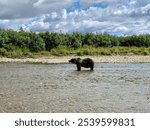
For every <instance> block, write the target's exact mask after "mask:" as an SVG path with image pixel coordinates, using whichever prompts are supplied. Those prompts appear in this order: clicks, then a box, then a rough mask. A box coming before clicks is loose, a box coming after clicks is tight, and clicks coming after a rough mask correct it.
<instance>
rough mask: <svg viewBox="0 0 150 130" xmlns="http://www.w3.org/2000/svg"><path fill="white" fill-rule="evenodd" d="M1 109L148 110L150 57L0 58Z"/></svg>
mask: <svg viewBox="0 0 150 130" xmlns="http://www.w3.org/2000/svg"><path fill="white" fill-rule="evenodd" d="M0 112H57V113H59V112H150V63H134V64H133V63H96V64H95V69H94V71H90V70H89V69H82V71H80V72H78V71H76V66H75V65H73V64H19V63H18V64H17V63H1V64H0Z"/></svg>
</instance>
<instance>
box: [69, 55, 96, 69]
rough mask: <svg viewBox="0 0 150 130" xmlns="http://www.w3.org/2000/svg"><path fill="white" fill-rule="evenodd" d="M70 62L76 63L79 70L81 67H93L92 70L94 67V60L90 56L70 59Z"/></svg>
mask: <svg viewBox="0 0 150 130" xmlns="http://www.w3.org/2000/svg"><path fill="white" fill-rule="evenodd" d="M69 62H70V63H73V64H76V65H77V70H78V71H80V70H81V67H85V68H91V70H93V69H94V61H93V60H92V59H90V58H85V59H81V58H72V59H71V60H69Z"/></svg>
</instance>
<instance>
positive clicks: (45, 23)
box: [0, 0, 150, 35]
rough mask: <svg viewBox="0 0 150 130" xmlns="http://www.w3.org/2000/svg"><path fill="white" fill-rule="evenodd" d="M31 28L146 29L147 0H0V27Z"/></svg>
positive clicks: (132, 31) (149, 0)
mask: <svg viewBox="0 0 150 130" xmlns="http://www.w3.org/2000/svg"><path fill="white" fill-rule="evenodd" d="M20 27H23V29H24V30H26V31H35V32H43V31H50V32H60V31H61V32H64V33H71V32H83V33H84V32H93V33H95V32H97V33H104V32H107V33H110V34H115V35H133V34H135V35H138V34H147V33H150V0H0V28H4V29H7V28H11V29H14V30H17V29H19V28H20Z"/></svg>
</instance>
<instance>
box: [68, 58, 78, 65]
mask: <svg viewBox="0 0 150 130" xmlns="http://www.w3.org/2000/svg"><path fill="white" fill-rule="evenodd" d="M69 62H70V63H73V64H76V62H77V59H76V58H72V59H71V60H69Z"/></svg>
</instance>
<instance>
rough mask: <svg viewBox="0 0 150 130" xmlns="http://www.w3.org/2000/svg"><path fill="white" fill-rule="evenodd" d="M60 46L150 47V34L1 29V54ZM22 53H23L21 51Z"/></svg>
mask: <svg viewBox="0 0 150 130" xmlns="http://www.w3.org/2000/svg"><path fill="white" fill-rule="evenodd" d="M60 46H63V47H67V48H70V49H73V50H74V49H78V48H80V47H83V46H92V47H104V48H105V47H107V48H112V47H114V46H125V47H132V46H134V47H150V35H149V34H147V35H138V36H137V35H133V36H113V35H109V34H107V33H104V34H98V33H97V34H93V33H84V34H83V33H72V34H65V33H54V32H51V33H50V32H43V33H35V32H25V31H24V30H23V29H20V30H19V31H14V30H10V29H9V30H4V29H0V55H3V53H5V51H7V52H9V51H14V53H15V51H16V50H19V49H21V50H25V52H28V53H30V52H41V51H48V52H49V51H54V49H55V48H58V47H60ZM20 53H22V52H21V51H20Z"/></svg>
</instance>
